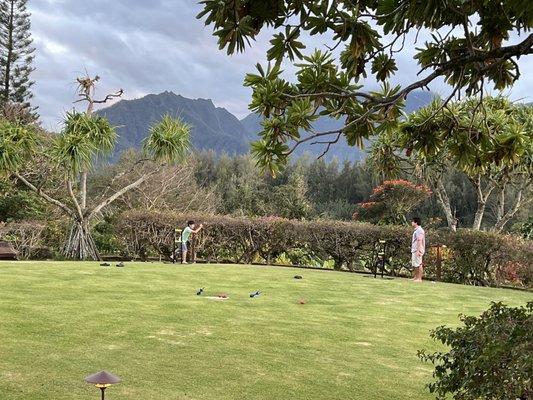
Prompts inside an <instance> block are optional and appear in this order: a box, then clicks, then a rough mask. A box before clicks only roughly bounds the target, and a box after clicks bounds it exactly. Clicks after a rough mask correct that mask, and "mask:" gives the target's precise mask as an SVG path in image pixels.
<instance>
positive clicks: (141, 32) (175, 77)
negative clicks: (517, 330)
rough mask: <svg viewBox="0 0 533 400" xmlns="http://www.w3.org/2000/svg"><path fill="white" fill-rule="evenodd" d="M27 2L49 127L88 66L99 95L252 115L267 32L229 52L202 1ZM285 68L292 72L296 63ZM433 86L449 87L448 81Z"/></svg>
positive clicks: (409, 65) (409, 52) (524, 91)
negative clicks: (161, 95)
mask: <svg viewBox="0 0 533 400" xmlns="http://www.w3.org/2000/svg"><path fill="white" fill-rule="evenodd" d="M29 5H30V11H31V12H32V31H33V37H34V42H35V46H36V48H37V54H36V67H37V70H36V71H35V73H34V75H33V78H34V79H35V81H36V82H37V83H36V85H35V87H34V92H35V103H36V105H38V106H39V111H40V114H41V116H42V119H43V121H44V123H45V127H47V128H56V127H57V124H58V123H59V121H60V120H61V117H62V115H63V114H64V112H65V111H66V110H69V109H71V108H72V107H73V104H72V102H73V101H74V100H75V89H76V85H75V84H74V82H75V78H76V77H77V76H80V75H83V74H84V71H85V70H87V72H88V73H89V74H91V75H95V74H98V75H100V76H101V77H102V80H101V85H100V86H99V93H100V94H102V95H105V94H106V93H108V92H113V91H115V90H117V89H118V88H123V89H124V93H125V95H124V98H136V97H140V96H142V95H145V94H148V93H158V92H162V91H164V90H172V91H174V92H176V93H179V94H182V95H183V96H186V97H192V98H198V97H202V98H211V99H213V101H214V103H215V104H217V105H218V106H221V107H225V108H227V109H228V110H229V111H231V112H232V113H234V114H236V115H237V116H240V117H243V116H245V115H246V114H247V113H248V110H247V104H248V101H249V98H250V91H249V89H247V88H244V87H243V86H242V82H243V78H244V75H245V74H246V73H247V72H250V71H253V70H254V65H255V64H256V63H257V62H264V59H265V52H266V49H267V48H268V40H269V39H270V37H269V35H268V32H266V33H265V34H262V35H261V37H260V38H258V40H257V41H256V42H255V43H254V45H253V47H252V48H251V49H249V50H248V51H247V52H246V53H245V54H237V55H233V56H231V57H229V56H227V55H226V54H225V52H223V51H219V50H218V46H217V44H216V40H215V38H213V37H212V35H211V30H210V28H206V27H204V24H203V22H202V21H199V20H197V19H196V17H195V16H196V14H197V13H198V12H199V11H200V9H201V6H199V5H198V4H197V2H196V1H193V0H150V1H148V0H113V1H108V0H91V1H83V0H32V1H30V2H29ZM411 40H412V38H411ZM327 41H328V40H327V38H310V39H309V40H308V41H307V44H308V50H312V49H313V48H315V47H318V48H325V47H324V43H326V42H327ZM413 54H414V45H413V44H412V43H408V44H406V47H405V49H404V51H403V52H402V53H401V54H400V55H399V56H398V63H399V71H398V75H397V76H396V77H395V81H396V83H401V84H405V83H406V82H409V81H411V80H413V79H415V78H416V71H417V68H416V64H415V62H414V61H413V60H412V56H413ZM521 67H522V69H523V72H524V74H523V75H522V77H521V81H520V82H519V83H518V84H517V85H516V86H515V87H514V88H513V90H512V93H511V95H512V97H513V98H524V97H525V98H527V99H529V100H528V101H531V97H530V96H531V94H530V93H531V89H533V81H532V77H531V76H530V75H528V74H526V73H525V71H528V70H529V71H530V70H531V68H532V67H533V60H531V57H530V58H529V59H524V60H522V61H521ZM286 70H287V72H288V73H289V74H290V72H291V71H292V70H293V68H292V67H291V66H286ZM370 86H374V85H373V84H372V83H370ZM430 88H431V89H432V90H433V91H435V92H437V93H440V94H446V93H447V92H448V91H449V89H448V88H447V87H446V85H445V84H444V83H443V82H436V83H435V84H433V85H432V86H431V87H430Z"/></svg>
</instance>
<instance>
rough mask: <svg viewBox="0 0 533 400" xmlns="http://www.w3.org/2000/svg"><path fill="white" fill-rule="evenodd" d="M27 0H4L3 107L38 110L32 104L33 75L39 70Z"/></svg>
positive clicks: (0, 28)
mask: <svg viewBox="0 0 533 400" xmlns="http://www.w3.org/2000/svg"><path fill="white" fill-rule="evenodd" d="M26 3H27V0H0V79H1V88H0V106H2V108H4V107H6V106H8V105H10V104H18V105H21V106H22V107H23V108H24V109H25V110H26V111H30V112H32V113H33V112H34V111H35V109H32V108H31V106H30V103H29V101H30V99H31V98H32V97H33V94H32V92H31V87H32V85H33V84H34V82H33V81H32V80H30V74H31V73H32V71H33V70H34V69H35V68H34V67H33V66H32V64H33V58H34V56H33V53H34V51H35V48H34V47H33V46H32V41H33V40H32V38H31V33H30V27H31V23H30V13H29V12H28V11H27V10H26Z"/></svg>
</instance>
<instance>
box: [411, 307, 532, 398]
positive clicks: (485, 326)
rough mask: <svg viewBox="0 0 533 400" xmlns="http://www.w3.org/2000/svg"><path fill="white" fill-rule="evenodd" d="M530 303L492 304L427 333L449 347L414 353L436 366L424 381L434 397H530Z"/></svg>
mask: <svg viewBox="0 0 533 400" xmlns="http://www.w3.org/2000/svg"><path fill="white" fill-rule="evenodd" d="M532 311H533V302H530V303H528V304H527V306H526V307H516V308H511V307H506V306H505V305H503V304H502V303H493V304H492V305H491V307H490V309H489V310H487V311H485V312H484V313H483V314H481V316H479V317H469V316H461V321H462V322H463V326H460V327H459V328H456V329H453V328H448V327H445V326H441V327H439V328H437V329H435V330H433V331H432V333H431V337H432V338H434V339H436V340H438V341H440V342H442V343H443V344H444V345H446V346H449V347H450V350H449V351H448V352H436V353H431V354H428V353H426V352H425V351H420V352H419V357H420V358H421V359H422V360H424V361H429V362H431V363H433V364H434V365H435V372H434V373H433V377H434V378H435V379H436V381H435V382H433V383H431V384H429V385H428V386H429V390H430V391H431V393H435V394H436V395H437V398H438V399H446V398H448V397H446V396H447V395H449V394H452V395H453V398H454V399H460V400H478V399H487V400H496V399H521V400H525V399H531V398H532V396H533V386H532V385H533V382H532V380H531V377H532V376H533V313H532Z"/></svg>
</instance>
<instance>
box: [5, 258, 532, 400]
mask: <svg viewBox="0 0 533 400" xmlns="http://www.w3.org/2000/svg"><path fill="white" fill-rule="evenodd" d="M295 274H301V275H303V277H304V279H303V280H295V279H293V276H294V275H295ZM201 286H205V287H206V289H207V291H208V292H210V293H211V294H216V293H220V292H225V293H228V294H229V295H230V297H231V298H230V299H229V300H226V301H223V302H220V301H213V300H208V299H206V298H202V297H199V296H196V290H197V289H198V288H199V287H201ZM257 289H259V290H263V291H264V292H265V293H264V295H262V296H260V297H258V298H256V299H250V297H249V293H250V292H252V291H254V290H257ZM300 298H305V299H307V301H308V302H307V304H305V305H300V304H297V301H298V300H299V299H300ZM532 299H533V295H532V294H531V293H527V292H519V291H513V290H504V289H490V288H477V287H469V286H460V285H450V284H440V283H437V284H434V283H430V282H426V283H423V284H421V285H419V284H414V283H412V282H409V281H407V280H403V279H397V280H393V281H386V280H381V279H373V278H369V277H365V276H361V275H354V274H346V273H338V272H329V271H312V270H309V271H308V270H296V269H290V268H275V267H251V266H215V265H195V266H186V267H182V266H173V265H163V264H156V263H153V264H149V263H147V264H142V263H136V264H127V266H126V268H124V269H119V268H115V267H112V268H109V269H104V268H102V267H99V266H98V264H97V263H66V262H31V263H30V262H3V263H0V399H3V400H15V399H20V400H22V399H24V400H28V399H31V400H39V399H54V400H60V399H69V400H71V399H76V400H83V399H97V398H98V392H97V389H95V388H94V387H91V386H88V385H86V384H85V383H84V382H83V378H84V377H85V376H86V375H89V374H91V373H93V372H96V371H99V370H101V369H106V370H108V371H110V372H113V373H115V374H117V375H119V376H120V377H121V378H122V379H123V382H122V383H121V384H119V385H117V386H114V387H112V388H111V389H109V390H108V396H107V398H108V399H110V400H114V399H117V400H118V399H143V400H145V399H161V400H163V399H164V400H169V399H217V400H224V399H255V400H256V399H292V400H299V399H330V400H334V399H343V400H345V399H410V400H411V399H431V398H433V397H432V396H431V395H430V394H429V393H428V392H427V391H426V389H425V387H424V385H425V384H426V383H427V382H428V381H429V380H430V379H431V372H432V367H431V365H429V364H424V363H422V362H420V361H419V360H418V359H417V357H416V351H417V350H418V349H421V348H427V349H437V348H438V346H437V344H436V343H434V342H433V341H432V340H431V339H430V338H429V336H428V332H429V330H430V329H432V328H434V327H436V326H438V325H442V324H447V325H457V324H458V319H457V315H458V314H459V313H466V314H472V315H477V314H479V313H480V312H481V311H482V310H484V309H486V308H487V307H488V305H489V303H490V302H491V301H503V302H505V303H507V304H509V305H522V304H525V303H526V301H528V300H532Z"/></svg>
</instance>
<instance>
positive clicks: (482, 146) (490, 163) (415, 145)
mask: <svg viewBox="0 0 533 400" xmlns="http://www.w3.org/2000/svg"><path fill="white" fill-rule="evenodd" d="M398 150H400V151H401V150H405V151H406V155H407V157H400V156H399V154H398ZM371 158H372V160H373V162H374V164H375V166H376V168H377V169H379V170H382V171H386V173H387V174H389V175H394V174H396V173H397V172H398V171H399V170H401V166H402V165H403V166H405V165H406V163H408V164H409V165H410V166H411V167H412V168H413V170H414V171H415V173H417V174H418V175H419V176H420V177H421V178H422V179H423V180H424V181H425V182H427V184H429V185H430V186H431V187H432V189H433V190H434V191H435V193H436V196H437V199H438V201H439V204H440V205H441V207H442V210H443V212H444V214H445V215H446V219H447V221H448V226H449V227H450V228H451V229H452V230H455V229H456V226H457V219H456V217H455V214H454V212H453V207H452V200H451V198H450V195H449V193H448V191H447V190H446V187H445V185H444V177H445V176H446V175H447V174H448V173H449V171H451V170H458V171H461V172H462V173H464V174H465V175H466V176H467V177H468V180H469V181H470V183H471V185H472V187H473V188H474V191H475V193H476V200H477V209H476V212H475V216H474V221H473V224H472V228H473V229H475V230H479V229H480V228H481V223H482V220H483V216H484V214H485V210H486V206H487V203H488V200H489V198H490V196H491V195H494V194H496V196H497V206H496V219H495V222H494V225H493V229H494V230H495V231H498V232H500V231H501V230H502V229H503V228H504V227H505V225H506V224H507V222H509V221H510V220H511V218H512V217H513V216H514V215H515V214H516V213H517V211H518V210H519V209H520V208H521V207H523V206H525V205H526V204H528V203H530V202H531V201H533V199H532V198H531V196H529V194H530V193H531V189H532V187H533V183H532V181H531V176H532V174H533V108H531V107H529V106H524V105H515V104H513V103H511V102H510V101H508V100H507V99H505V98H502V97H495V98H485V99H484V101H483V102H478V101H476V100H474V99H468V100H465V101H462V102H454V103H449V104H445V102H443V101H440V100H439V101H435V102H433V103H432V104H431V105H429V106H428V107H425V108H422V109H420V110H418V111H417V112H415V113H413V114H411V115H410V116H409V117H408V118H407V120H406V121H405V122H403V123H402V124H401V127H400V129H399V131H398V132H396V133H394V132H391V133H389V134H383V135H382V137H380V140H378V141H377V142H376V144H375V145H374V148H373V150H372V153H371ZM398 160H399V161H398ZM391 166H394V168H391ZM510 191H512V192H513V194H514V196H513V198H509V197H510V196H508V195H507V194H508V193H509V192H510ZM509 202H510V204H509Z"/></svg>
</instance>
